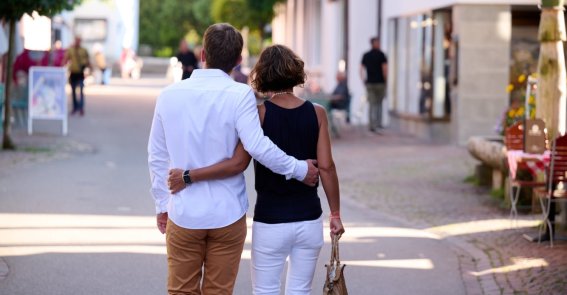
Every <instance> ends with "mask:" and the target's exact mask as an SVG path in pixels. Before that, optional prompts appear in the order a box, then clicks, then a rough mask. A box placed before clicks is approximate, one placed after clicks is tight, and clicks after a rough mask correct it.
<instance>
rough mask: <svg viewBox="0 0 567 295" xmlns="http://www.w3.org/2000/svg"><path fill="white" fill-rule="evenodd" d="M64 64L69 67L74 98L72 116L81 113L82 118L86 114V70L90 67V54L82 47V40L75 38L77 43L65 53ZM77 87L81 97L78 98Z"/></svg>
mask: <svg viewBox="0 0 567 295" xmlns="http://www.w3.org/2000/svg"><path fill="white" fill-rule="evenodd" d="M63 64H68V66H69V72H70V75H69V84H70V85H71V95H72V97H73V110H72V111H71V115H74V114H76V113H77V112H79V113H80V114H81V116H83V115H84V114H85V94H84V92H83V88H84V87H85V69H86V68H88V67H90V63H89V53H88V52H87V50H86V49H85V48H83V47H81V38H80V37H75V43H74V44H73V46H71V47H70V48H69V49H67V51H66V52H65V58H64V61H63ZM77 87H78V88H79V97H77Z"/></svg>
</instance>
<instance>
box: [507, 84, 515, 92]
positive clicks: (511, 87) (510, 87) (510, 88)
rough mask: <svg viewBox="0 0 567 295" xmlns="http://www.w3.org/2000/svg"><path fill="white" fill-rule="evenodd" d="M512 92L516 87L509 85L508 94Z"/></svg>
mask: <svg viewBox="0 0 567 295" xmlns="http://www.w3.org/2000/svg"><path fill="white" fill-rule="evenodd" d="M512 90H514V85H512V84H508V87H506V92H508V93H510V92H512Z"/></svg>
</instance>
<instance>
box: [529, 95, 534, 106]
mask: <svg viewBox="0 0 567 295" xmlns="http://www.w3.org/2000/svg"><path fill="white" fill-rule="evenodd" d="M528 103H529V104H534V103H535V97H534V96H530V98H529V99H528Z"/></svg>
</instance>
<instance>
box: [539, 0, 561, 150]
mask: <svg viewBox="0 0 567 295" xmlns="http://www.w3.org/2000/svg"><path fill="white" fill-rule="evenodd" d="M564 4H565V0H542V2H541V20H540V25H539V34H538V35H539V36H538V38H539V40H540V42H541V45H540V53H539V62H538V88H537V97H536V106H537V107H536V116H537V117H538V118H542V119H543V120H544V122H545V125H546V128H547V135H548V138H549V139H550V140H554V139H555V138H556V137H557V135H558V133H559V132H565V125H566V122H565V113H566V111H567V110H566V104H565V90H566V83H567V81H566V80H567V79H566V74H565V56H564V53H563V41H565V39H566V38H565V37H566V36H565V17H564V15H563V5H564Z"/></svg>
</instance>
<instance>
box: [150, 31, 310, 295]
mask: <svg viewBox="0 0 567 295" xmlns="http://www.w3.org/2000/svg"><path fill="white" fill-rule="evenodd" d="M203 40H204V49H203V53H202V59H203V61H204V62H205V64H206V66H205V69H197V70H195V71H194V72H193V74H192V76H191V78H189V79H186V80H183V81H181V82H179V83H176V84H174V85H171V86H169V87H167V88H166V89H164V90H163V91H162V93H161V94H160V96H159V97H158V99H157V102H156V107H155V113H154V118H153V122H152V129H151V132H150V139H149V144H148V153H149V157H148V163H149V167H150V177H151V183H152V189H151V192H152V195H153V198H154V200H155V204H156V213H157V223H158V228H159V229H160V231H161V232H162V233H164V232H165V233H166V244H167V253H168V272H169V274H168V292H169V294H201V293H202V294H215V295H216V294H232V290H233V288H234V282H235V280H236V275H237V272H238V265H239V263H240V255H241V253H242V249H243V247H244V240H245V238H246V211H247V209H248V198H247V194H246V188H245V182H244V175H243V174H242V173H239V174H237V175H235V176H232V177H228V178H225V179H222V180H211V181H201V182H195V183H191V172H190V171H191V169H196V168H200V167H206V166H210V165H212V164H215V163H218V162H221V161H223V160H226V159H229V158H231V157H232V155H233V152H234V150H235V147H236V145H237V144H238V141H239V140H240V141H241V142H242V144H243V145H244V148H245V149H246V151H247V152H248V153H249V154H250V155H251V156H252V157H253V158H255V159H256V160H258V161H259V162H260V163H262V164H263V165H264V166H266V167H268V168H270V169H271V170H273V171H274V172H276V173H279V174H282V175H285V176H286V177H287V178H288V179H290V178H295V179H298V180H300V181H303V182H304V183H306V184H308V185H314V184H315V183H316V181H317V179H318V170H317V168H316V167H315V166H314V165H313V163H312V162H311V161H310V160H307V161H298V160H297V159H295V158H293V157H290V156H287V155H286V154H285V153H284V152H283V151H281V150H280V149H279V148H278V147H277V146H276V145H274V144H273V143H272V142H271V141H270V140H269V139H268V138H267V137H265V136H264V133H263V131H262V129H261V126H260V121H259V119H258V112H257V107H256V98H255V96H254V92H253V91H252V89H251V88H250V86H248V85H246V84H241V83H237V82H235V81H234V80H232V78H231V77H230V76H229V73H230V71H231V70H232V69H233V68H234V66H236V65H237V64H239V63H240V61H241V59H242V58H241V53H242V45H243V41H242V36H241V35H240V33H239V32H238V31H237V30H236V29H235V28H234V27H232V26H231V25H229V24H215V25H212V26H210V27H209V28H208V29H207V31H206V32H205V35H204V38H203ZM172 167H185V169H188V170H186V173H185V174H184V181H185V182H186V183H187V184H191V187H190V189H185V190H182V191H180V192H178V193H176V194H173V195H172V194H170V192H169V188H168V186H167V183H166V181H167V177H168V171H169V169H170V168H172ZM202 267H204V275H203V274H202ZM201 277H203V278H202V279H203V282H202V286H200V281H201Z"/></svg>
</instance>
